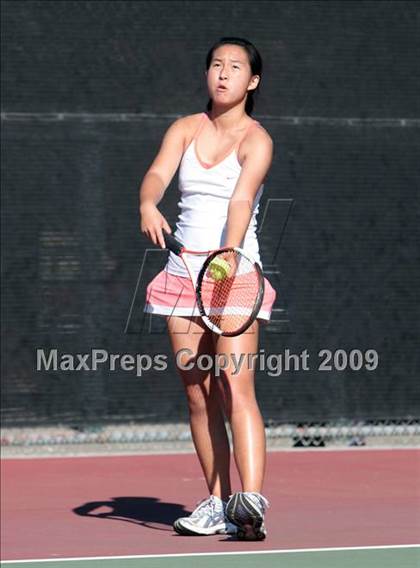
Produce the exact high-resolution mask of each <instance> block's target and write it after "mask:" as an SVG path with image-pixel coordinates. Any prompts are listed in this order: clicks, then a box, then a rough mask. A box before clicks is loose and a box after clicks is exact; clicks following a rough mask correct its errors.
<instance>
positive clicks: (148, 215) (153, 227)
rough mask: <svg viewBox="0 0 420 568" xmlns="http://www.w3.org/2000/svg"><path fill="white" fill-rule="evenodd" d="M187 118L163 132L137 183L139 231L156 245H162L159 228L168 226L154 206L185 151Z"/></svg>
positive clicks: (168, 229)
mask: <svg viewBox="0 0 420 568" xmlns="http://www.w3.org/2000/svg"><path fill="white" fill-rule="evenodd" d="M185 122H186V119H185V118H179V119H178V120H176V121H175V122H174V123H173V124H171V126H170V127H169V128H168V130H167V131H166V133H165V135H164V137H163V140H162V144H161V147H160V149H159V152H158V154H157V156H156V157H155V159H154V160H153V162H152V164H151V166H150V168H149V169H148V170H147V172H146V175H145V176H144V178H143V181H142V183H141V185H140V196H139V201H140V203H139V211H140V221H141V231H142V233H144V234H145V235H146V236H147V237H148V238H149V239H151V240H152V241H153V243H154V244H155V245H157V244H159V245H160V246H161V247H162V248H164V247H165V241H164V238H163V234H162V229H165V230H166V231H167V232H168V233H170V232H171V228H170V226H169V224H168V222H167V220H166V219H165V217H164V216H163V215H162V213H160V211H159V209H158V208H157V205H158V203H159V202H160V201H161V199H162V197H163V196H164V194H165V191H166V189H167V187H168V185H169V184H170V183H171V181H172V178H173V177H174V175H175V172H176V170H177V169H178V166H179V163H180V161H181V158H182V154H183V152H184V142H185V131H186V126H185Z"/></svg>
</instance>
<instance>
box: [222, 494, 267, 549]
mask: <svg viewBox="0 0 420 568" xmlns="http://www.w3.org/2000/svg"><path fill="white" fill-rule="evenodd" d="M269 506H270V505H269V502H268V501H267V499H266V498H265V497H264V496H263V495H261V494H260V493H254V492H247V491H246V492H239V493H235V494H234V495H232V496H231V497H230V499H229V501H228V504H227V506H226V516H227V518H228V519H229V521H231V523H234V524H235V525H236V526H237V527H238V531H237V537H238V539H240V540H264V539H265V537H266V536H267V530H266V528H265V525H264V514H265V512H266V510H267V509H268V507H269Z"/></svg>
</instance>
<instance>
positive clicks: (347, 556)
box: [4, 545, 420, 568]
mask: <svg viewBox="0 0 420 568" xmlns="http://www.w3.org/2000/svg"><path fill="white" fill-rule="evenodd" d="M4 565H13V568H20V567H22V568H30V567H32V566H33V567H34V568H38V567H41V566H45V567H46V568H63V567H64V566H65V567H66V568H73V567H74V568H94V567H95V566H104V568H135V567H136V568H137V567H138V568H145V567H147V568H169V567H171V568H195V567H196V566H197V565H199V566H200V568H216V567H219V566H222V567H223V568H224V567H226V568H236V567H237V568H248V567H249V568H251V567H252V568H255V566H256V565H257V566H258V567H261V568H272V567H274V566H276V567H278V568H355V567H357V568H364V567H366V568H397V567H398V568H418V567H420V546H417V545H414V546H410V545H407V546H402V547H380V548H379V547H378V548H376V547H371V548H364V549H362V548H361V549H357V548H354V549H341V550H339V549H329V550H328V549H327V550H325V549H324V550H321V549H320V550H316V549H314V550H279V551H261V552H256V551H254V552H248V553H246V552H242V553H231V554H217V553H215V554H192V555H182V554H174V555H165V556H137V557H126V558H124V557H117V558H78V559H73V560H72V559H62V560H49V559H48V560H40V561H35V560H34V561H31V560H27V561H25V562H19V561H12V562H4Z"/></svg>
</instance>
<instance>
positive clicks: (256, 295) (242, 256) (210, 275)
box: [164, 232, 264, 337]
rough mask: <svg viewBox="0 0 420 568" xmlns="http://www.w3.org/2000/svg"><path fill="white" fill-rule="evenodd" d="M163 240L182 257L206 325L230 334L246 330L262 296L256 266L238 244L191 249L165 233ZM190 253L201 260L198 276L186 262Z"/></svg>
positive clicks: (259, 270)
mask: <svg viewBox="0 0 420 568" xmlns="http://www.w3.org/2000/svg"><path fill="white" fill-rule="evenodd" d="M164 239H165V245H166V248H167V249H168V250H170V251H171V252H173V253H174V254H176V255H177V256H179V257H180V258H181V259H182V261H183V263H184V265H185V268H186V269H187V271H188V274H189V276H190V279H191V282H192V285H193V287H194V289H195V296H196V300H197V306H198V309H199V312H200V316H201V318H202V320H203V321H204V323H205V324H206V325H207V327H208V328H210V329H211V330H212V331H213V332H214V333H217V334H219V335H226V336H230V337H234V336H236V335H240V334H241V333H243V332H244V331H246V330H247V329H248V327H249V326H250V325H251V324H252V322H253V321H254V320H255V318H256V317H257V314H258V312H259V310H260V308H261V304H262V301H263V297H264V277H263V274H262V270H261V267H260V265H259V264H258V263H257V262H255V261H254V260H253V259H252V258H251V256H250V255H248V254H247V253H246V252H245V251H244V250H242V249H241V248H239V247H224V248H221V249H218V250H213V251H193V250H188V249H186V248H185V247H184V245H183V244H182V243H180V242H179V241H178V240H177V239H176V238H175V237H173V236H172V235H170V234H168V233H166V232H164ZM194 255H201V256H203V260H204V261H203V264H202V267H201V269H200V271H199V273H198V276H195V274H196V272H195V271H194V270H193V268H192V266H191V264H190V263H191V256H194ZM188 257H190V262H189V260H188Z"/></svg>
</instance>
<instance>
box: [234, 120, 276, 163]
mask: <svg viewBox="0 0 420 568" xmlns="http://www.w3.org/2000/svg"><path fill="white" fill-rule="evenodd" d="M273 154H274V143H273V139H272V138H271V136H270V134H269V133H268V132H267V130H266V129H265V128H264V127H263V126H262V125H261V124H260V123H259V122H257V121H255V122H254V126H252V127H251V128H250V129H249V131H248V133H247V135H246V136H245V139H244V140H243V142H242V144H241V146H240V149H239V152H238V157H239V163H240V164H241V165H243V164H244V163H245V161H247V162H253V161H264V162H265V161H267V163H269V164H270V163H271V161H272V159H273Z"/></svg>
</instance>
